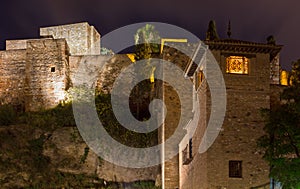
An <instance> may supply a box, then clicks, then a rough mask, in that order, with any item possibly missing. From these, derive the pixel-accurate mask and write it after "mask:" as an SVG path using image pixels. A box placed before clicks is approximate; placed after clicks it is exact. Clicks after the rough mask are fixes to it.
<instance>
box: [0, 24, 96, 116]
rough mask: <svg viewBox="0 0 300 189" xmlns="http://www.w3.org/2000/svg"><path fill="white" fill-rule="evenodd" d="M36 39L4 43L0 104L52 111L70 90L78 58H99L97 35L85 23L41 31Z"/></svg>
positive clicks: (0, 72) (0, 58) (31, 109)
mask: <svg viewBox="0 0 300 189" xmlns="http://www.w3.org/2000/svg"><path fill="white" fill-rule="evenodd" d="M40 36H41V38H40V39H25V40H7V41H6V50H5V51H0V103H1V104H13V105H15V106H18V107H19V108H20V109H22V110H26V111H37V110H40V109H47V108H51V107H54V106H55V105H57V104H59V102H61V101H62V100H64V98H65V92H66V91H67V90H68V89H69V87H71V86H72V78H71V76H72V75H71V73H75V72H76V70H71V69H72V68H75V69H76V68H77V66H78V65H77V64H78V63H79V62H80V61H78V58H79V59H80V56H84V55H100V34H99V33H98V32H97V31H96V29H95V28H94V27H93V26H90V25H89V24H88V23H86V22H84V23H78V24H70V25H63V26H54V27H46V28H41V29H40ZM76 57H77V58H76Z"/></svg>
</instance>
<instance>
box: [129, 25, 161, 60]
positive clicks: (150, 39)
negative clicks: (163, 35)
mask: <svg viewBox="0 0 300 189" xmlns="http://www.w3.org/2000/svg"><path fill="white" fill-rule="evenodd" d="M134 40H135V53H136V60H142V59H149V58H151V54H152V53H158V52H159V40H160V36H159V33H158V31H156V30H155V27H154V26H153V25H151V24H146V25H145V26H144V27H142V28H140V29H138V30H137V32H136V34H135V35H134Z"/></svg>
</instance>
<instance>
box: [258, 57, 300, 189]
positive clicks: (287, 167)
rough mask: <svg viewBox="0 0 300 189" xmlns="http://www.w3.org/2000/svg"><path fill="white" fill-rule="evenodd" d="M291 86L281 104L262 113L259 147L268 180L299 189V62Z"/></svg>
mask: <svg viewBox="0 0 300 189" xmlns="http://www.w3.org/2000/svg"><path fill="white" fill-rule="evenodd" d="M291 83H292V85H290V86H288V87H287V88H285V89H284V90H283V92H282V93H281V103H280V104H278V105H277V106H275V107H273V108H272V109H271V110H264V111H263V115H264V117H265V119H266V125H265V128H264V129H265V132H266V135H264V136H262V137H261V138H260V139H259V141H258V144H259V146H260V147H262V148H263V149H264V150H265V154H264V158H265V159H266V160H267V161H268V162H269V164H270V177H272V178H273V179H275V180H277V181H279V182H281V183H282V185H283V188H287V189H290V188H291V189H298V188H300V60H298V61H296V62H294V63H293V69H292V72H291Z"/></svg>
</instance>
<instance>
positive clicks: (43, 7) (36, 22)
mask: <svg viewBox="0 0 300 189" xmlns="http://www.w3.org/2000/svg"><path fill="white" fill-rule="evenodd" d="M299 7H300V1H298V0H286V1H279V0H251V1H243V0H206V1H202V0H184V1H182V0H173V1H171V0H169V1H164V0H160V1H159V0H152V1H144V0H127V1H126V0H120V1H116V0H105V1H103V0H23V1H22V0H20V1H17V0H10V1H7V0H5V1H1V3H0V23H1V24H0V25H1V26H0V48H1V49H4V43H5V40H6V39H24V38H38V37H39V34H38V32H39V27H42V26H52V25H60V24H69V23H76V22H83V21H87V22H89V23H90V24H91V25H94V26H95V27H96V28H97V30H98V31H99V32H100V33H101V35H105V34H106V33H108V32H110V31H113V30H114V29H117V28H119V27H122V26H125V25H128V24H133V23H136V22H150V21H151V22H164V23H169V24H173V25H177V26H179V27H182V28H184V29H186V30H189V31H190V32H192V33H193V34H195V35H196V36H198V37H199V38H200V39H204V38H205V32H206V29H207V25H208V22H209V20H211V19H214V20H215V21H216V23H217V29H218V33H219V35H220V37H221V38H225V37H227V36H226V30H227V24H228V20H229V19H230V20H231V28H232V36H231V37H232V38H236V39H242V40H250V41H255V42H266V38H267V37H268V36H269V35H274V36H275V39H276V42H277V44H281V45H284V48H283V50H282V51H281V64H282V66H283V68H285V69H290V68H291V62H292V61H294V60H297V59H298V58H300V53H299V50H298V49H299V48H300V35H299V34H300V8H299Z"/></svg>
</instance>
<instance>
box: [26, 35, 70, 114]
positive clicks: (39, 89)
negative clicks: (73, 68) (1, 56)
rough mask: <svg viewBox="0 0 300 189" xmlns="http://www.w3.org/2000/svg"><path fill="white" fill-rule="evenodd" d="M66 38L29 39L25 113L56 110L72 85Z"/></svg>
mask: <svg viewBox="0 0 300 189" xmlns="http://www.w3.org/2000/svg"><path fill="white" fill-rule="evenodd" d="M68 54H69V52H68V46H67V43H66V41H65V39H39V40H28V41H27V49H26V55H27V56H26V78H25V88H26V93H25V96H26V101H25V107H26V111H37V110H40V109H45V108H50V107H54V106H56V105H57V104H59V102H60V101H62V100H64V97H65V91H66V90H67V89H68V87H69V85H70V79H69V78H68V77H69V62H68V61H69V60H68Z"/></svg>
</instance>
